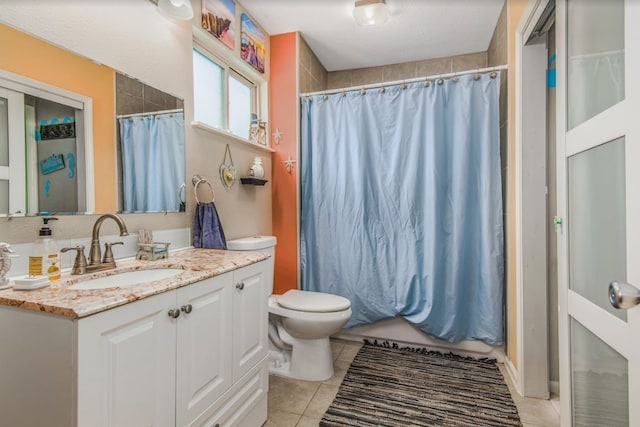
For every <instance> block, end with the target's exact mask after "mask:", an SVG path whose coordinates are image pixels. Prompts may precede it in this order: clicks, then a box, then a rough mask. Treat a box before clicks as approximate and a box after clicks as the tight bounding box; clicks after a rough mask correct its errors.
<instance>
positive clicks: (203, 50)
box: [192, 42, 261, 145]
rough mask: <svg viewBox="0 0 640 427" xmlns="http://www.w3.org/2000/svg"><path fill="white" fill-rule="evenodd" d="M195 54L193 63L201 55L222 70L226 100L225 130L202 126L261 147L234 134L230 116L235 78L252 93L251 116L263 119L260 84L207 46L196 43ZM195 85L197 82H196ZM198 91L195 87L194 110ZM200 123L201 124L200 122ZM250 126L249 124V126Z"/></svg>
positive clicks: (207, 125)
mask: <svg viewBox="0 0 640 427" xmlns="http://www.w3.org/2000/svg"><path fill="white" fill-rule="evenodd" d="M192 50H193V53H192V62H193V55H195V54H196V53H199V54H200V55H202V56H203V57H205V58H207V59H208V60H210V61H212V62H213V63H214V64H216V65H217V66H218V67H220V68H221V69H222V75H223V78H222V85H223V87H222V91H221V92H222V95H223V96H224V99H223V100H222V105H223V111H222V122H223V128H219V127H217V126H214V125H212V124H210V123H201V124H202V125H204V126H206V127H208V128H211V129H214V130H217V131H222V132H224V133H225V134H229V135H231V136H233V137H234V138H239V139H241V140H244V141H247V142H250V143H251V144H252V145H259V144H256V143H254V142H253V141H250V140H249V139H247V138H245V137H244V136H241V135H237V134H235V133H233V132H232V131H231V128H230V117H229V116H230V115H229V79H230V78H231V77H232V76H233V78H235V79H236V80H237V81H238V82H240V83H242V84H244V85H246V86H247V87H248V88H249V89H250V91H251V101H250V104H251V114H256V115H257V116H258V117H261V108H260V106H261V100H260V90H259V88H260V83H259V82H256V81H255V80H254V79H252V78H250V77H249V76H247V75H246V74H244V73H242V72H240V71H238V70H236V69H235V68H234V67H232V66H231V65H229V63H228V62H227V61H225V60H224V59H223V58H221V57H220V56H219V55H216V54H215V53H214V52H212V51H211V50H210V49H208V48H207V47H206V46H203V45H202V44H201V43H197V42H194V44H193V48H192ZM194 83H195V82H194ZM196 91H197V88H196V87H195V84H194V87H193V93H194V109H195V96H196ZM194 115H195V111H194ZM199 123H200V122H199ZM247 125H249V124H247Z"/></svg>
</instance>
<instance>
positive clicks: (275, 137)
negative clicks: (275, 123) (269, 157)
mask: <svg viewBox="0 0 640 427" xmlns="http://www.w3.org/2000/svg"><path fill="white" fill-rule="evenodd" d="M282 135H284V132H281V131H280V129H278V128H276V131H275V132H274V133H273V142H274V143H275V144H276V145H280V138H282Z"/></svg>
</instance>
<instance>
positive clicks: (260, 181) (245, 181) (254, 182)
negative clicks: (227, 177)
mask: <svg viewBox="0 0 640 427" xmlns="http://www.w3.org/2000/svg"><path fill="white" fill-rule="evenodd" d="M240 182H241V183H242V184H245V185H265V184H266V183H267V182H269V181H268V180H266V179H259V178H251V177H248V178H240Z"/></svg>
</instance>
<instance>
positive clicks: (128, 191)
mask: <svg viewBox="0 0 640 427" xmlns="http://www.w3.org/2000/svg"><path fill="white" fill-rule="evenodd" d="M119 123H120V144H121V150H122V181H123V190H124V191H123V193H124V196H123V198H124V201H123V202H124V206H123V210H124V212H163V211H178V210H179V206H180V200H179V199H178V190H179V188H180V186H181V185H182V184H183V183H184V177H185V158H184V115H183V113H171V114H158V115H154V114H150V115H148V116H139V117H126V118H120V119H119Z"/></svg>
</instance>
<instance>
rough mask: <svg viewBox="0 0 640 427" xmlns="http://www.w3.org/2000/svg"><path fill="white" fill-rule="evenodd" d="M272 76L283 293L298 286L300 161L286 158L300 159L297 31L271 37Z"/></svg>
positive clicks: (277, 280) (277, 288) (275, 214)
mask: <svg viewBox="0 0 640 427" xmlns="http://www.w3.org/2000/svg"><path fill="white" fill-rule="evenodd" d="M270 47H271V62H270V66H271V79H270V81H269V104H270V105H269V109H270V117H269V119H270V122H271V123H270V127H271V132H274V131H275V129H276V128H278V129H279V130H280V131H281V132H283V133H284V134H283V136H282V138H281V139H280V144H279V145H276V144H273V145H272V147H273V148H274V149H275V150H276V152H275V153H273V155H272V156H273V157H272V160H273V171H272V185H273V186H272V218H273V220H272V221H273V234H274V236H276V237H277V239H278V245H277V246H276V262H275V274H274V282H273V293H274V294H282V293H284V292H286V291H287V290H289V289H295V288H297V286H298V253H299V249H298V231H297V230H298V227H297V218H298V215H297V214H298V208H297V193H296V182H297V180H298V164H297V163H296V164H295V165H294V167H293V169H292V171H291V173H288V172H287V170H286V169H285V167H284V161H285V160H287V158H288V157H289V156H291V157H292V158H294V159H296V160H297V155H298V154H297V153H298V123H297V117H298V90H297V85H298V83H297V82H298V78H297V69H298V63H297V47H298V46H297V34H296V33H287V34H281V35H277V36H272V37H271V46H270Z"/></svg>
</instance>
